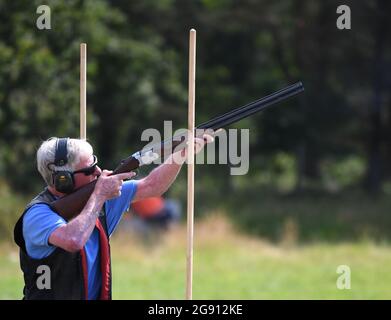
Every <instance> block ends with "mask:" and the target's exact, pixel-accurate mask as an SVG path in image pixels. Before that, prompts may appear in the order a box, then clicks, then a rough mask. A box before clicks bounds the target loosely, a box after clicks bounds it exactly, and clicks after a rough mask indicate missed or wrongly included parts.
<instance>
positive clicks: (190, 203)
mask: <svg viewBox="0 0 391 320" xmlns="http://www.w3.org/2000/svg"><path fill="white" fill-rule="evenodd" d="M195 65H196V31H195V30H194V29H191V30H190V40H189V102H188V112H189V113H188V129H189V131H188V135H189V139H188V143H189V145H188V162H187V259H186V262H187V272H186V299H187V300H191V299H192V296H193V238H194V129H195Z"/></svg>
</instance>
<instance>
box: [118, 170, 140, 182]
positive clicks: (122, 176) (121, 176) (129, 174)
mask: <svg viewBox="0 0 391 320" xmlns="http://www.w3.org/2000/svg"><path fill="white" fill-rule="evenodd" d="M135 175H136V173H135V172H124V173H119V174H116V175H115V176H116V177H117V178H118V179H121V180H125V179H130V178H132V177H134V176H135Z"/></svg>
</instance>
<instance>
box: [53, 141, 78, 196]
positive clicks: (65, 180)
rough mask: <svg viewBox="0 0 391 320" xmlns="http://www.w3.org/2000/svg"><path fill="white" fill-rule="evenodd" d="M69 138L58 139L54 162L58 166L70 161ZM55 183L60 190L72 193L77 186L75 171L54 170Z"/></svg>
mask: <svg viewBox="0 0 391 320" xmlns="http://www.w3.org/2000/svg"><path fill="white" fill-rule="evenodd" d="M68 140H69V138H59V139H57V141H56V152H55V156H54V163H52V164H54V165H55V166H56V167H62V166H65V165H66V164H67V163H68V148H67V145H68ZM53 184H54V187H55V188H56V190H57V191H58V192H61V193H71V192H72V191H73V189H74V187H75V181H74V178H73V172H71V171H66V170H60V171H56V170H55V171H53Z"/></svg>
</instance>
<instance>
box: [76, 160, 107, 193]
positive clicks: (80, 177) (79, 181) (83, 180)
mask: <svg viewBox="0 0 391 320" xmlns="http://www.w3.org/2000/svg"><path fill="white" fill-rule="evenodd" d="M93 163H94V156H93V155H89V156H87V157H84V158H82V159H81V161H80V162H79V164H78V165H77V166H76V170H80V169H84V168H88V167H91V165H92V164H93ZM76 170H75V171H76ZM101 173H102V170H101V169H100V168H99V167H98V166H96V168H95V171H94V173H93V174H91V175H88V176H87V175H85V174H84V173H83V172H79V173H75V174H74V179H75V189H78V188H80V187H82V186H84V185H85V184H87V183H90V182H91V181H93V180H95V179H97V178H98V176H99V175H100V174H101Z"/></svg>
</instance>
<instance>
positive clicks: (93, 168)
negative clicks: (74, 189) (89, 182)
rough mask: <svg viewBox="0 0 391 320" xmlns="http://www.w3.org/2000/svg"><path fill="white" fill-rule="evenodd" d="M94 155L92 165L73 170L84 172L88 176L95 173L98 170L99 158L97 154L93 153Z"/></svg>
mask: <svg viewBox="0 0 391 320" xmlns="http://www.w3.org/2000/svg"><path fill="white" fill-rule="evenodd" d="M93 157H94V163H93V164H92V165H90V166H89V167H86V168H83V169H79V170H76V171H73V174H75V173H84V175H86V176H90V175H92V174H94V173H95V171H96V166H97V164H98V158H97V157H96V155H93Z"/></svg>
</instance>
